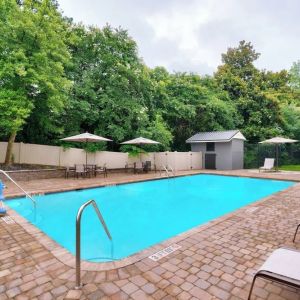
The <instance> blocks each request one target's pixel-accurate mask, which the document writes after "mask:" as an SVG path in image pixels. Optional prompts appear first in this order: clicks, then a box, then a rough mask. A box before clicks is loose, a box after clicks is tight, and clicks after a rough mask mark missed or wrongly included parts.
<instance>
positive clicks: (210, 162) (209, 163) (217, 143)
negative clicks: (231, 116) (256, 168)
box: [186, 130, 246, 170]
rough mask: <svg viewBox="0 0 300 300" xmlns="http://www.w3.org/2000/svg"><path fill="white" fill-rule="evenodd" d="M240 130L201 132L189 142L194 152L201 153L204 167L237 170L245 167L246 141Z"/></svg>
mask: <svg viewBox="0 0 300 300" xmlns="http://www.w3.org/2000/svg"><path fill="white" fill-rule="evenodd" d="M245 140H246V138H245V137H244V136H243V134H242V133H241V132H240V131H239V130H227V131H212V132H199V133H197V134H195V135H193V136H192V137H190V138H189V139H188V140H186V142H187V143H189V144H191V150H192V151H195V152H197V151H201V152H202V159H203V162H202V163H203V167H204V168H205V169H215V170H236V169H243V167H244V141H245Z"/></svg>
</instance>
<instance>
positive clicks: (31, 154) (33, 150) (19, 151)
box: [0, 142, 202, 170]
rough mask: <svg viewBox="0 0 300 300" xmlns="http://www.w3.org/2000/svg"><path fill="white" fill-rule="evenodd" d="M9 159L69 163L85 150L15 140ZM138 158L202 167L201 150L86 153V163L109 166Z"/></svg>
mask: <svg viewBox="0 0 300 300" xmlns="http://www.w3.org/2000/svg"><path fill="white" fill-rule="evenodd" d="M6 147H7V143H6V142H0V162H2V163H3V162H4V159H5V153H6ZM13 160H14V162H15V163H20V164H37V165H49V166H64V167H65V166H72V165H74V164H84V163H85V151H84V150H83V149H77V148H68V149H64V148H63V147H58V146H47V145H37V144H24V143H15V144H14V148H13ZM138 161H151V164H152V165H156V167H157V168H158V169H160V168H161V167H162V166H163V165H164V166H171V167H172V168H173V169H174V170H190V169H202V153H201V152H151V153H145V154H142V155H141V156H140V157H134V158H132V157H129V156H128V153H122V152H110V151H98V152H95V153H88V163H89V164H96V165H100V166H101V165H103V164H105V163H106V166H107V168H109V169H119V168H124V167H125V165H126V164H128V165H133V163H134V162H138Z"/></svg>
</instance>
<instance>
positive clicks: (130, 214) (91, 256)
mask: <svg viewBox="0 0 300 300" xmlns="http://www.w3.org/2000/svg"><path fill="white" fill-rule="evenodd" d="M291 185H293V182H288V181H277V180H263V179H251V178H241V177H230V176H217V175H194V176H186V177H178V178H174V179H170V180H154V181H147V182H140V183H131V184H122V185H118V186H111V187H105V188H94V189H85V190H79V191H71V192H64V193H55V194H48V195H45V196H39V197H36V200H37V217H36V219H34V214H33V207H32V203H31V202H30V200H29V199H26V198H17V199H12V200H7V201H6V204H7V205H8V206H9V207H11V208H12V209H14V210H15V211H17V212H18V213H19V214H20V215H22V216H23V217H25V218H26V219H27V220H28V221H30V222H31V223H33V224H35V225H36V226H37V227H38V228H40V229H41V230H42V231H43V232H45V233H46V234H47V235H48V236H49V237H51V238H52V239H53V240H55V241H56V242H57V243H59V244H60V245H61V246H63V247H65V248H66V249H68V250H69V251H70V252H71V253H73V254H74V253H75V218H76V214H77V211H78V209H79V207H80V206H81V205H82V204H83V203H84V202H86V201H87V200H90V199H94V200H95V201H96V202H97V204H98V206H99V208H100V210H101V212H102V215H103V217H104V219H105V221H106V223H107V226H108V228H109V230H110V232H111V235H112V238H113V241H112V242H110V241H109V240H108V238H107V237H106V235H105V232H104V230H103V228H102V227H101V224H100V222H99V220H98V219H97V216H96V214H95V212H94V211H93V208H92V207H91V206H89V207H88V208H87V209H86V210H85V212H84V214H83V216H82V229H81V230H82V231H81V236H82V258H83V259H86V260H90V261H111V260H116V259H121V258H124V257H126V256H129V255H131V254H134V253H137V252H139V251H141V250H143V249H145V248H147V247H149V246H151V245H154V244H157V243H159V242H161V241H163V240H166V239H168V238H170V237H172V236H175V235H177V234H179V233H182V232H184V231H186V230H188V229H191V228H193V227H195V226H197V225H200V224H204V223H206V222H208V221H210V220H212V219H215V218H218V217H220V216H222V215H224V214H227V213H229V212H232V211H234V210H236V209H238V208H240V207H242V206H245V205H247V204H249V203H251V202H254V201H257V200H259V199H261V198H263V197H266V196H268V195H270V194H272V193H275V192H278V191H281V190H283V189H286V188H288V187H289V186H291Z"/></svg>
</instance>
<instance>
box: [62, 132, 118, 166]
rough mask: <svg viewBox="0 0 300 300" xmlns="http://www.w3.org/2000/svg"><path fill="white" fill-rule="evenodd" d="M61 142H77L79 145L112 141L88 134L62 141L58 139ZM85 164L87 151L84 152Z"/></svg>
mask: <svg viewBox="0 0 300 300" xmlns="http://www.w3.org/2000/svg"><path fill="white" fill-rule="evenodd" d="M60 140H61V141H66V142H79V143H85V144H87V143H98V142H112V140H110V139H107V138H105V137H102V136H99V135H95V134H91V133H88V132H85V133H81V134H77V135H73V136H69V137H66V138H63V139H60ZM85 164H86V165H87V151H85Z"/></svg>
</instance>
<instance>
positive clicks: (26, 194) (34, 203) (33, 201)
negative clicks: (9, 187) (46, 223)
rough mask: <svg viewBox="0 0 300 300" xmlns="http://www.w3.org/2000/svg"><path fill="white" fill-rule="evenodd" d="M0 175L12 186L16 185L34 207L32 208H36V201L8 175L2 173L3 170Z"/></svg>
mask: <svg viewBox="0 0 300 300" xmlns="http://www.w3.org/2000/svg"><path fill="white" fill-rule="evenodd" d="M0 173H2V174H3V175H4V176H6V177H7V178H8V179H9V180H10V181H11V182H12V183H13V184H14V185H16V186H17V187H18V188H19V189H20V190H21V191H22V192H23V193H24V194H25V196H26V197H28V198H29V199H30V200H31V201H32V203H33V205H34V208H36V201H35V200H34V199H33V198H32V197H31V196H30V194H29V193H27V192H26V191H25V190H24V189H23V188H22V187H21V186H20V185H19V184H18V183H17V182H16V181H15V180H13V179H12V178H11V177H10V176H9V175H8V174H7V172H5V171H3V170H0Z"/></svg>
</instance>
